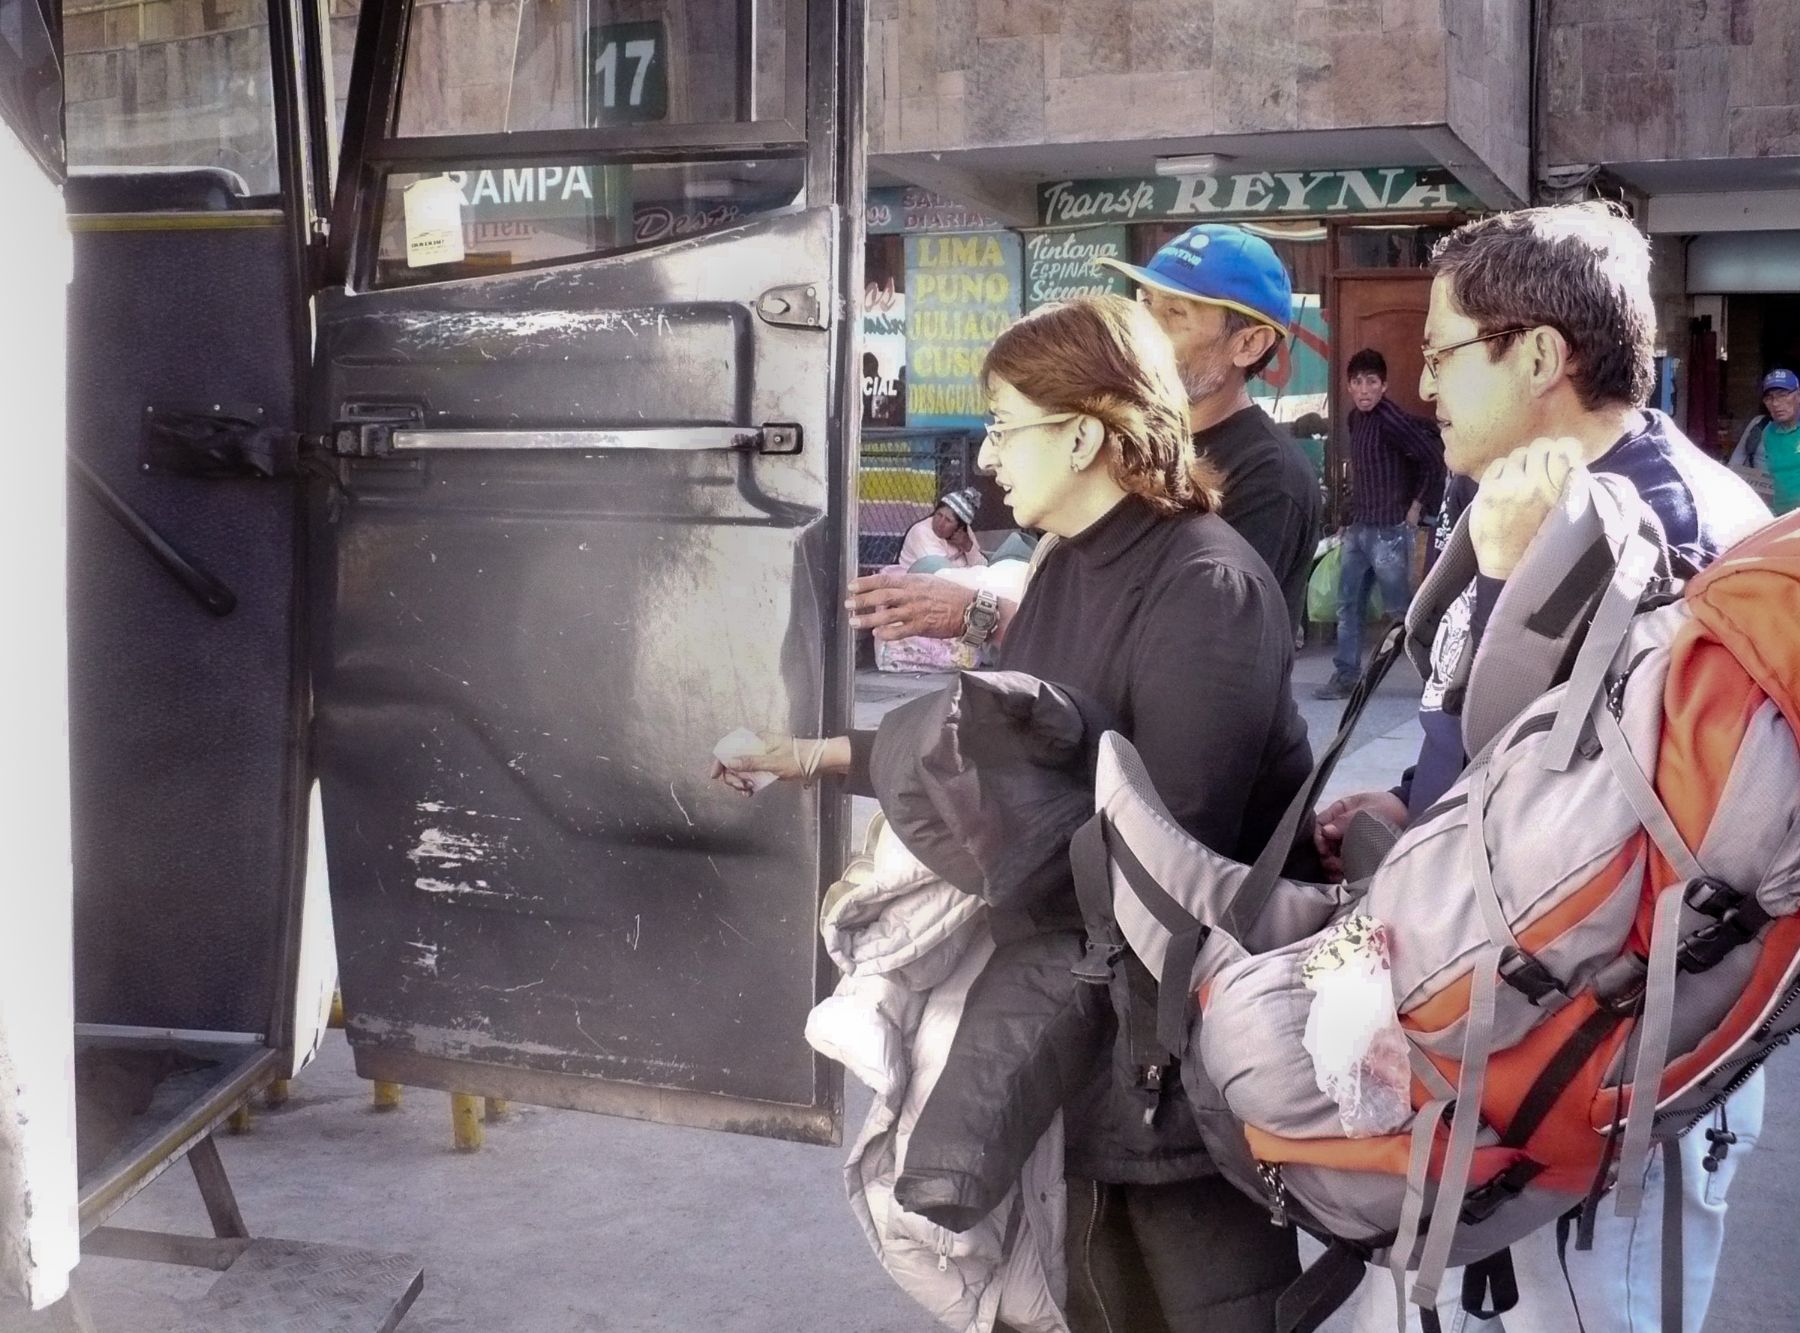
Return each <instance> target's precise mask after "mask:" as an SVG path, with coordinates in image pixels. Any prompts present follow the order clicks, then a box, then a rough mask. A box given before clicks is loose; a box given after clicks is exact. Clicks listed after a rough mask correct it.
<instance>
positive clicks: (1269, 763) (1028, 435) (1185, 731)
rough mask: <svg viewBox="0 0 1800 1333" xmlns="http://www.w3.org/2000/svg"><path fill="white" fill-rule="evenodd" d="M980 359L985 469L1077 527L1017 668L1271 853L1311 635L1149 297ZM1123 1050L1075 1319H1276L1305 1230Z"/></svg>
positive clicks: (1059, 545) (1190, 825)
mask: <svg viewBox="0 0 1800 1333" xmlns="http://www.w3.org/2000/svg"><path fill="white" fill-rule="evenodd" d="M981 379H982V384H983V387H984V388H985V390H986V392H987V395H988V399H989V403H990V405H991V407H992V411H993V417H992V422H991V424H990V425H989V428H988V432H987V436H986V438H985V439H984V441H983V443H982V447H981V456H980V462H981V465H982V467H983V468H984V469H986V470H990V471H991V472H992V473H993V475H994V478H995V480H996V481H997V482H998V483H999V486H1000V489H1001V491H1002V492H1003V493H1004V494H1005V496H1006V501H1007V504H1008V505H1009V506H1010V508H1011V509H1012V513H1013V517H1014V519H1015V520H1016V521H1017V522H1018V524H1019V525H1020V526H1021V527H1031V528H1040V529H1042V530H1043V531H1044V532H1046V533H1047V534H1049V535H1050V536H1052V537H1054V538H1056V541H1055V542H1054V543H1052V544H1050V545H1049V547H1048V549H1047V550H1045V551H1043V552H1042V553H1041V554H1040V557H1039V560H1038V564H1037V568H1036V570H1035V572H1034V573H1033V575H1032V578H1031V582H1030V583H1029V585H1028V586H1027V589H1026V592H1025V596H1024V599H1023V600H1022V601H1021V603H1020V604H1019V608H1018V611H1017V613H1016V614H1015V615H1014V616H1013V618H1012V621H1011V624H1010V625H1009V627H1008V629H1007V632H1006V637H1005V639H1004V641H1003V643H1002V645H1001V649H1000V655H999V665H1000V667H1001V669H1003V670H1007V671H1020V672H1025V673H1027V674H1029V675H1033V676H1036V677H1038V678H1040V679H1043V680H1047V681H1050V682H1052V683H1054V684H1057V685H1061V686H1064V687H1067V688H1070V689H1073V690H1076V691H1079V692H1080V693H1082V694H1084V695H1086V696H1088V697H1090V698H1092V699H1094V700H1096V701H1098V702H1099V703H1100V704H1101V705H1102V706H1103V707H1104V708H1105V709H1106V711H1107V713H1108V714H1109V715H1110V716H1111V718H1112V719H1113V720H1114V725H1115V726H1116V727H1117V729H1118V730H1120V731H1121V732H1123V733H1124V734H1125V736H1126V737H1127V738H1128V739H1129V740H1131V742H1132V743H1133V744H1134V745H1135V746H1136V748H1137V750H1138V752H1139V754H1140V755H1141V756H1142V758H1143V761H1144V765H1145V768H1146V770H1147V772H1148V774H1149V777H1150V779H1151V781H1152V782H1153V783H1154V784H1155V786H1156V789H1157V791H1158V793H1159V794H1160V795H1161V797H1162V798H1163V800H1164V801H1165V802H1166V803H1167V805H1168V807H1169V810H1170V812H1171V813H1172V814H1173V815H1174V816H1175V818H1176V819H1177V820H1178V821H1179V822H1180V823H1181V825H1182V826H1183V827H1184V828H1185V829H1186V830H1187V831H1188V832H1189V833H1191V834H1192V835H1194V836H1195V837H1197V838H1199V839H1201V840H1202V841H1204V842H1205V843H1206V844H1207V845H1208V846H1210V847H1213V848H1215V849H1216V850H1218V851H1221V852H1224V853H1226V854H1228V855H1232V856H1236V857H1239V858H1241V859H1243V860H1246V861H1249V860H1253V859H1254V858H1255V855H1256V853H1258V852H1259V851H1261V850H1262V847H1263V844H1264V843H1265V842H1266V841H1267V840H1268V838H1269V837H1270V836H1271V834H1272V833H1273V832H1274V829H1275V826H1276V824H1277V822H1278V821H1279V819H1280V817H1281V814H1282V812H1283V810H1284V809H1285V808H1286V806H1287V804H1288V802H1289V800H1290V798H1291V797H1292V796H1293V793H1294V792H1295V790H1296V789H1297V788H1298V787H1299V785H1300V783H1301V782H1302V781H1303V780H1304V779H1305V777H1306V775H1307V773H1308V770H1309V767H1310V762H1311V759H1310V753H1309V750H1308V747H1307V741H1306V727H1305V723H1304V722H1303V721H1302V720H1301V718H1300V715H1299V713H1298V711H1297V710H1296V708H1295V707H1294V703H1293V700H1292V698H1291V696H1290V691H1289V679H1288V678H1289V673H1290V670H1291V668H1292V665H1293V651H1294V645H1293V635H1292V632H1291V630H1290V628H1289V620H1288V609H1287V603H1286V601H1285V600H1284V598H1283V596H1282V591H1281V588H1280V587H1279V585H1278V584H1277V583H1276V581H1275V577H1274V575H1273V574H1271V573H1270V572H1269V570H1268V567H1267V566H1266V565H1265V564H1264V563H1263V561H1262V560H1261V558H1260V557H1258V556H1257V555H1256V554H1255V552H1254V551H1252V550H1251V549H1250V547H1249V546H1248V545H1247V544H1246V543H1245V541H1244V540H1243V538H1241V537H1240V536H1238V534H1237V533H1236V532H1234V531H1233V530H1232V529H1231V528H1230V527H1229V526H1228V525H1227V524H1226V523H1225V521H1224V520H1223V519H1222V518H1220V517H1219V516H1218V514H1217V513H1216V512H1215V511H1216V510H1217V508H1218V504H1219V492H1218V486H1217V479H1216V474H1215V473H1214V472H1213V471H1212V469H1211V467H1210V466H1209V465H1208V464H1206V463H1205V462H1203V461H1202V460H1200V459H1197V458H1196V457H1195V455H1194V452H1193V444H1192V440H1191V435H1190V432H1189V429H1188V414H1187V395H1186V393H1185V391H1184V390H1183V388H1182V384H1181V378H1180V375H1179V374H1178V372H1177V370H1176V365H1175V359H1174V353H1173V350H1172V348H1171V347H1170V345H1169V342H1168V340H1167V338H1166V337H1165V336H1164V335H1163V334H1162V332H1161V330H1160V329H1159V328H1158V327H1157V325H1156V322H1155V320H1154V319H1153V318H1152V317H1151V315H1150V314H1149V312H1148V311H1146V310H1144V309H1143V308H1142V307H1141V306H1139V305H1137V304H1136V303H1134V302H1132V301H1129V300H1126V299H1124V298H1122V297H1115V296H1101V297H1092V298H1082V299H1080V300H1076V301H1072V302H1069V303H1068V304H1066V305H1057V306H1049V307H1045V308H1043V309H1040V310H1037V311H1034V312H1033V313H1031V314H1030V315H1027V316H1026V317H1025V318H1024V319H1022V320H1020V321H1019V322H1018V323H1016V324H1014V325H1013V326H1012V327H1011V328H1010V329H1008V330H1007V331H1006V332H1005V333H1004V334H1002V335H1001V336H1000V338H999V339H998V340H997V341H996V342H995V344H994V346H993V348H992V349H991V350H990V351H989V353H988V355H987V358H986V361H985V363H984V365H983V368H982V374H981ZM872 740H873V733H867V734H862V733H859V734H857V735H855V736H850V737H836V738H832V739H829V740H824V741H816V742H815V741H808V740H800V741H791V740H788V739H787V738H782V737H765V738H764V741H765V746H766V752H765V753H764V754H763V755H761V756H758V757H756V758H753V759H746V760H742V761H737V762H734V764H733V766H732V771H731V772H727V771H726V770H724V769H723V768H721V769H717V770H715V771H716V773H717V775H718V776H721V777H724V778H725V779H726V780H728V781H732V780H734V778H737V777H739V776H740V775H742V774H745V773H748V772H758V771H759V772H766V773H772V774H775V775H776V776H778V777H781V778H787V779H794V778H801V779H809V778H811V777H812V776H813V775H814V774H816V773H838V774H845V775H848V776H849V778H850V780H851V783H852V786H853V788H858V789H861V790H864V791H867V790H868V788H867V786H866V785H865V784H866V772H867V762H868V754H869V749H870V746H871V744H872ZM1309 836H1310V834H1309ZM1109 1045H1110V1043H1109ZM1110 1058H1111V1057H1110V1053H1109V1054H1108V1056H1107V1057H1106V1058H1104V1059H1102V1061H1101V1062H1100V1063H1099V1067H1097V1068H1096V1069H1095V1070H1094V1071H1093V1076H1092V1078H1091V1080H1090V1082H1089V1086H1088V1088H1087V1091H1086V1092H1085V1093H1084V1094H1083V1095H1082V1096H1080V1097H1079V1098H1077V1099H1076V1102H1075V1103H1074V1104H1071V1105H1069V1106H1068V1107H1066V1108H1065V1123H1066V1127H1067V1133H1068V1145H1069V1146H1068V1161H1067V1166H1068V1176H1069V1186H1070V1188H1069V1236H1070V1241H1069V1249H1070V1281H1069V1309H1068V1314H1069V1317H1070V1320H1071V1324H1072V1326H1073V1327H1074V1329H1075V1330H1076V1333H1085V1330H1088V1329H1107V1328H1110V1329H1124V1328H1130V1329H1134V1330H1149V1331H1150V1333H1155V1331H1157V1330H1167V1333H1184V1331H1185V1330H1198V1329H1202V1328H1204V1329H1206V1330H1209V1331H1210V1333H1231V1331H1232V1330H1239V1329H1242V1330H1264V1329H1270V1328H1273V1326H1274V1306H1275V1298H1276V1296H1277V1295H1278V1294H1279V1293H1280V1291H1281V1290H1282V1288H1283V1287H1284V1286H1285V1285H1286V1284H1287V1283H1288V1282H1289V1281H1290V1280H1292V1278H1293V1277H1295V1276H1296V1275H1297V1274H1298V1265H1297V1261H1296V1258H1295V1253H1294V1239H1293V1233H1292V1232H1291V1231H1290V1230H1286V1229H1282V1228H1276V1227H1271V1226H1270V1225H1269V1222H1268V1214H1267V1213H1266V1211H1264V1210H1263V1209H1261V1208H1260V1207H1258V1206H1257V1205H1255V1204H1253V1203H1251V1202H1250V1201H1249V1200H1248V1199H1246V1198H1245V1197H1243V1196H1242V1195H1240V1194H1238V1193H1237V1192H1236V1191H1235V1190H1234V1189H1232V1188H1231V1187H1230V1186H1229V1185H1227V1184H1226V1183H1225V1182H1224V1181H1223V1180H1222V1179H1221V1178H1219V1177H1218V1176H1217V1174H1216V1172H1215V1171H1214V1168H1213V1166H1212V1164H1211V1163H1210V1161H1209V1160H1208V1159H1207V1156H1206V1153H1205V1150H1204V1149H1203V1147H1202V1146H1201V1142H1200V1137H1199V1133H1198V1131H1197V1129H1196V1128H1195V1125H1194V1122H1193V1117H1192V1113H1191V1111H1190V1110H1189V1108H1188V1106H1187V1103H1186V1101H1185V1098H1184V1097H1183V1096H1182V1095H1181V1094H1180V1092H1179V1091H1178V1089H1177V1090H1173V1091H1170V1092H1168V1093H1166V1094H1165V1095H1164V1097H1163V1102H1162V1105H1161V1107H1160V1108H1159V1109H1158V1110H1157V1111H1156V1112H1155V1115H1154V1117H1153V1120H1152V1122H1151V1123H1148V1124H1147V1123H1145V1115H1144V1109H1143V1102H1142V1101H1141V1100H1139V1099H1138V1098H1137V1097H1136V1096H1135V1095H1134V1094H1132V1093H1130V1092H1128V1091H1127V1090H1125V1089H1124V1088H1123V1087H1122V1086H1121V1085H1119V1084H1118V1083H1117V1082H1116V1081H1115V1079H1114V1077H1113V1072H1112V1069H1111V1067H1110Z"/></svg>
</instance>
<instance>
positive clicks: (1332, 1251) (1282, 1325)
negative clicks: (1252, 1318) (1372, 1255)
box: [1275, 1236, 1369, 1333]
mask: <svg viewBox="0 0 1800 1333" xmlns="http://www.w3.org/2000/svg"><path fill="white" fill-rule="evenodd" d="M1368 1271H1369V1270H1368V1261H1367V1258H1366V1255H1365V1247H1364V1246H1360V1245H1352V1244H1351V1243H1350V1242H1349V1241H1346V1240H1343V1239H1340V1238H1339V1237H1337V1236H1333V1237H1332V1238H1331V1242H1330V1243H1329V1244H1328V1245H1326V1247H1325V1253H1324V1254H1322V1255H1320V1256H1319V1257H1318V1258H1317V1259H1315V1260H1313V1262H1312V1263H1310V1264H1308V1265H1307V1267H1306V1271H1305V1272H1303V1273H1302V1274H1300V1276H1299V1277H1297V1278H1295V1279H1294V1280H1293V1281H1292V1282H1290V1283H1289V1284H1288V1285H1287V1288H1286V1289H1285V1290H1284V1291H1283V1292H1282V1293H1281V1295H1280V1297H1278V1298H1277V1299H1276V1302H1275V1333H1314V1330H1315V1329H1318V1328H1319V1327H1321V1326H1322V1325H1323V1324H1324V1323H1325V1321H1326V1320H1327V1319H1330V1318H1331V1316H1332V1315H1334V1314H1336V1313H1337V1312H1338V1310H1339V1309H1341V1308H1342V1307H1343V1304H1344V1302H1345V1301H1347V1300H1349V1299H1350V1298H1351V1297H1352V1296H1354V1295H1355V1294H1356V1289H1357V1288H1358V1287H1360V1286H1362V1281H1363V1276H1364V1274H1366V1273H1367V1272H1368Z"/></svg>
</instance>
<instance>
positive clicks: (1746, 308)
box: [1719, 292, 1800, 441]
mask: <svg viewBox="0 0 1800 1333" xmlns="http://www.w3.org/2000/svg"><path fill="white" fill-rule="evenodd" d="M1726 300H1727V303H1728V304H1727V307H1726V315H1725V330H1726V333H1725V342H1726V347H1725V349H1724V351H1725V365H1724V376H1723V380H1724V382H1723V385H1722V387H1721V390H1720V402H1719V417H1720V425H1721V427H1722V434H1724V435H1727V436H1729V437H1730V439H1731V440H1733V441H1735V440H1736V439H1737V437H1738V435H1739V434H1740V433H1741V432H1742V431H1743V429H1744V427H1745V426H1746V425H1747V424H1749V422H1750V421H1751V420H1752V419H1753V418H1754V417H1756V416H1757V415H1758V414H1759V413H1760V412H1761V411H1762V377H1763V376H1764V375H1766V374H1767V373H1768V372H1769V371H1771V370H1774V369H1776V368H1777V367H1779V368H1782V369H1786V370H1794V371H1800V293H1794V292H1771V293H1753V294H1744V295H1737V296H1731V297H1727V298H1726Z"/></svg>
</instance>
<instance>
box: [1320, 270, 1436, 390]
mask: <svg viewBox="0 0 1800 1333" xmlns="http://www.w3.org/2000/svg"><path fill="white" fill-rule="evenodd" d="M1430 296H1431V275H1430V274H1429V273H1425V272H1413V273H1381V274H1369V275H1362V274H1354V275H1352V274H1340V275H1339V277H1338V306H1337V320H1336V326H1337V327H1336V332H1337V337H1336V338H1335V339H1334V343H1335V345H1334V347H1333V348H1332V358H1331V382H1332V385H1333V388H1334V390H1335V388H1336V387H1337V386H1338V385H1341V384H1342V383H1343V382H1344V367H1345V365H1346V364H1347V363H1348V362H1349V360H1350V358H1351V357H1352V356H1354V355H1356V353H1357V352H1359V351H1360V350H1362V349H1363V348H1365V347H1372V348H1374V349H1375V350H1376V351H1378V352H1380V353H1381V355H1382V356H1383V357H1385V358H1386V359H1387V368H1388V391H1387V396H1388V397H1389V398H1390V399H1392V400H1393V401H1394V402H1395V403H1397V404H1399V405H1400V406H1401V407H1403V408H1405V409H1406V410H1407V411H1408V412H1413V413H1416V414H1418V415H1419V416H1422V417H1429V416H1431V415H1432V409H1431V407H1430V406H1429V405H1428V404H1427V403H1426V402H1425V401H1424V400H1423V399H1422V398H1420V397H1419V372H1420V370H1421V369H1422V368H1423V366H1424V360H1423V358H1422V357H1421V356H1420V353H1419V346H1420V344H1421V343H1422V342H1423V341H1424V337H1425V310H1426V304H1427V302H1428V301H1429V299H1430Z"/></svg>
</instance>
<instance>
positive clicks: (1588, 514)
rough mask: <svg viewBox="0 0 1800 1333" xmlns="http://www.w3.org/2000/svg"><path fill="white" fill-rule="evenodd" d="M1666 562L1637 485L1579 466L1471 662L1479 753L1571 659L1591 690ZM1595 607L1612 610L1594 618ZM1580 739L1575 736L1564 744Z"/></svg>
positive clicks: (1469, 701) (1469, 732)
mask: <svg viewBox="0 0 1800 1333" xmlns="http://www.w3.org/2000/svg"><path fill="white" fill-rule="evenodd" d="M1471 508H1473V506H1471ZM1659 568H1660V569H1661V571H1662V572H1663V573H1664V575H1665V576H1667V573H1668V571H1669V568H1670V566H1669V560H1668V556H1667V552H1666V550H1665V549H1664V546H1663V541H1662V534H1661V530H1660V529H1659V528H1658V527H1657V525H1656V522H1655V520H1654V519H1653V518H1652V517H1651V515H1650V511H1649V509H1648V508H1647V507H1646V506H1645V504H1644V502H1643V500H1642V499H1640V498H1639V496H1638V495H1637V493H1636V491H1634V490H1633V489H1632V488H1631V487H1630V486H1628V485H1626V484H1625V483H1624V482H1622V481H1620V480H1618V479H1617V478H1611V477H1605V476H1600V475H1596V474H1593V473H1590V472H1589V471H1588V470H1587V469H1586V468H1576V469H1574V470H1573V471H1571V472H1570V473H1569V477H1568V480H1567V482H1566V483H1565V484H1564V486H1563V490H1562V494H1561V495H1560V496H1559V497H1558V499H1557V503H1556V506H1555V507H1554V508H1553V509H1552V510H1551V511H1550V514H1549V515H1548V517H1547V518H1546V519H1545V521H1544V523H1543V525H1542V526H1541V527H1540V528H1539V529H1538V531H1537V533H1536V535H1535V536H1533V538H1532V540H1531V544H1530V546H1528V547H1527V548H1526V551H1525V555H1524V558H1523V559H1522V560H1520V562H1519V565H1518V568H1517V569H1515V570H1514V571H1513V572H1512V574H1511V576H1510V577H1508V578H1507V580H1506V582H1505V586H1504V587H1503V588H1502V590H1501V593H1500V597H1499V600H1498V601H1497V602H1496V603H1495V605H1494V607H1493V610H1492V613H1491V616H1490V618H1489V620H1488V626H1487V632H1486V633H1485V634H1484V635H1483V636H1482V640H1481V644H1480V647H1479V649H1477V650H1476V651H1475V652H1474V655H1473V661H1472V663H1471V664H1470V665H1468V667H1467V676H1468V685H1467V689H1466V690H1465V691H1464V698H1463V701H1462V729H1463V744H1464V749H1465V750H1466V751H1467V752H1468V753H1469V754H1480V753H1481V752H1482V751H1483V750H1484V749H1485V748H1486V747H1487V745H1488V744H1489V742H1490V741H1492V740H1493V738H1494V737H1495V736H1497V735H1498V734H1499V733H1500V731H1501V729H1502V728H1504V727H1505V726H1506V725H1507V723H1509V722H1511V721H1512V720H1513V719H1514V718H1515V717H1517V716H1518V715H1519V713H1520V712H1521V711H1522V710H1523V709H1524V708H1525V707H1526V706H1527V705H1528V704H1530V703H1531V702H1532V700H1534V699H1536V698H1537V697H1538V696H1539V695H1541V694H1543V693H1544V692H1545V691H1546V690H1548V689H1550V688H1551V687H1552V686H1553V685H1555V684H1556V683H1557V682H1558V681H1560V680H1562V679H1563V678H1564V677H1565V676H1566V675H1568V674H1569V672H1570V667H1571V660H1572V659H1573V660H1575V661H1576V662H1577V663H1578V665H1580V664H1585V665H1586V668H1587V676H1586V677H1585V678H1584V679H1585V683H1584V685H1583V687H1582V689H1583V691H1584V692H1583V693H1582V696H1581V697H1582V699H1583V700H1586V699H1591V698H1592V697H1593V696H1594V694H1596V693H1597V692H1598V691H1599V689H1600V688H1601V687H1602V685H1603V684H1604V682H1605V677H1606V668H1607V666H1608V665H1609V664H1610V663H1611V661H1612V658H1613V654H1614V653H1615V652H1616V650H1617V648H1618V645H1619V643H1620V642H1621V641H1622V640H1623V639H1624V636H1625V632H1626V630H1627V629H1629V627H1630V625H1631V619H1632V616H1633V615H1634V614H1635V613H1636V611H1637V608H1638V605H1639V602H1640V601H1641V599H1642V598H1643V596H1644V594H1645V593H1646V591H1648V590H1649V589H1650V586H1651V581H1652V579H1653V578H1654V577H1655V575H1656V573H1657V571H1658V569H1659ZM1597 607H1598V608H1602V609H1605V610H1607V612H1608V618H1607V620H1606V622H1605V623H1604V624H1602V623H1601V622H1600V621H1598V620H1594V621H1593V623H1592V624H1591V625H1590V619H1592V618H1593V617H1594V616H1595V613H1596V608H1597ZM1578 649H1579V657H1577V650H1578ZM1468 653H1469V650H1468V648H1467V647H1466V646H1465V649H1464V655H1465V657H1467V656H1468ZM1570 698H1571V700H1573V699H1574V698H1575V690H1574V688H1573V687H1571V691H1570ZM1571 706H1572V707H1576V708H1577V709H1578V711H1580V712H1585V709H1584V708H1581V707H1580V706H1579V705H1573V704H1572V705H1571ZM1577 721H1579V717H1578V718H1577ZM1573 748H1574V747H1573V743H1572V742H1570V743H1569V744H1568V745H1567V746H1566V750H1572V749H1573Z"/></svg>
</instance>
